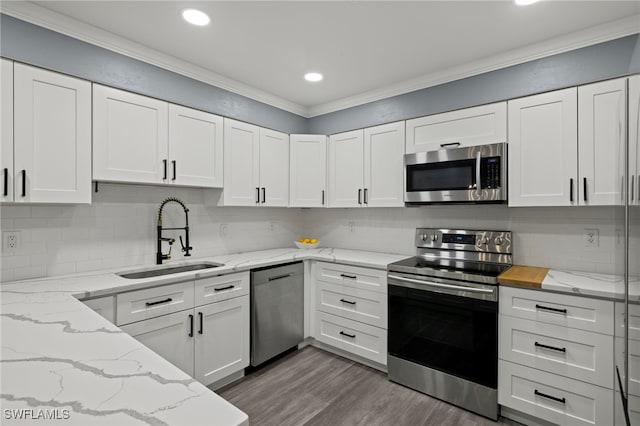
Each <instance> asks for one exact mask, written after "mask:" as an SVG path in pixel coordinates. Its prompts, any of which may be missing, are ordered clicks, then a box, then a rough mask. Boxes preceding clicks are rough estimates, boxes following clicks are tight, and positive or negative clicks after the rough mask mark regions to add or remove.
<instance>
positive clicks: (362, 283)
mask: <svg viewBox="0 0 640 426" xmlns="http://www.w3.org/2000/svg"><path fill="white" fill-rule="evenodd" d="M316 279H317V280H318V281H325V282H329V283H334V284H344V285H346V286H351V287H357V288H361V289H363V290H369V291H376V292H378V293H384V294H387V271H386V270H380V269H370V268H361V267H359V266H350V265H339V264H336V263H325V262H318V264H317V268H316Z"/></svg>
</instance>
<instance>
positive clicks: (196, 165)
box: [168, 105, 224, 188]
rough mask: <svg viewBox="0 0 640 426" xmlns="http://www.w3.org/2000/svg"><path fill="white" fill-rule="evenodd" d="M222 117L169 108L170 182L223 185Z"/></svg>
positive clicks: (177, 107)
mask: <svg viewBox="0 0 640 426" xmlns="http://www.w3.org/2000/svg"><path fill="white" fill-rule="evenodd" d="M222 121H223V120H222V117H219V116H217V115H213V114H209V113H207V112H203V111H198V110H194V109H191V108H185V107H183V106H179V105H169V154H168V158H169V159H170V167H169V169H170V170H169V174H170V182H172V183H175V184H176V185H185V186H201V187H208V188H216V187H217V188H221V187H222V183H223V177H224V176H223V164H224V161H223V145H222V144H223V139H222V135H223V122H222Z"/></svg>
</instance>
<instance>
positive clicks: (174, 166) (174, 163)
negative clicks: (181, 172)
mask: <svg viewBox="0 0 640 426" xmlns="http://www.w3.org/2000/svg"><path fill="white" fill-rule="evenodd" d="M171 164H172V165H173V178H172V179H171V180H176V160H171Z"/></svg>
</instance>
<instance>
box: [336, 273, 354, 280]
mask: <svg viewBox="0 0 640 426" xmlns="http://www.w3.org/2000/svg"><path fill="white" fill-rule="evenodd" d="M340 276H341V277H342V278H351V279H354V280H355V279H356V278H358V277H357V276H355V275H347V274H340Z"/></svg>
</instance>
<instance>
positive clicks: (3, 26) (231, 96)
mask: <svg viewBox="0 0 640 426" xmlns="http://www.w3.org/2000/svg"><path fill="white" fill-rule="evenodd" d="M0 54H1V56H3V57H5V58H9V59H13V60H15V61H19V62H24V63H28V64H31V65H35V66H39V67H42V68H46V69H50V70H54V71H58V72H61V73H65V74H69V75H73V76H76V77H80V78H83V79H87V80H91V81H94V82H96V83H101V84H105V85H107V86H113V87H116V88H120V89H124V90H129V91H131V92H136V93H140V94H142V95H146V96H151V97H155V98H159V99H163V100H166V101H169V102H173V103H176V104H180V105H185V106H188V107H192V108H196V109H201V110H203V111H208V112H211V113H213V114H218V115H222V116H225V117H230V118H234V119H237V120H241V121H247V122H250V123H254V124H257V125H259V126H263V127H267V128H270V129H274V130H279V131H282V132H286V133H304V131H305V129H306V119H305V118H304V117H301V116H299V115H296V114H292V113H290V112H287V111H284V110H281V109H279V108H276V107H273V106H270V105H267V104H264V103H261V102H258V101H255V100H253V99H249V98H247V97H245V96H240V95H237V94H235V93H232V92H229V91H227V90H224V89H220V88H218V87H214V86H211V85H209V84H206V83H203V82H201V81H198V80H194V79H192V78H188V77H185V76H183V75H180V74H177V73H174V72H171V71H167V70H165V69H162V68H159V67H156V66H154V65H149V64H147V63H145V62H142V61H139V60H136V59H132V58H130V57H128V56H125V55H121V54H119V53H115V52H112V51H110V50H107V49H103V48H100V47H97V46H94V45H92V44H89V43H86V42H83V41H80V40H77V39H74V38H72V37H68V36H66V35H63V34H60V33H57V32H55V31H51V30H48V29H45V28H42V27H39V26H36V25H33V24H30V23H27V22H25V21H21V20H19V19H16V18H13V17H11V16H8V15H4V14H0Z"/></svg>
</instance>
